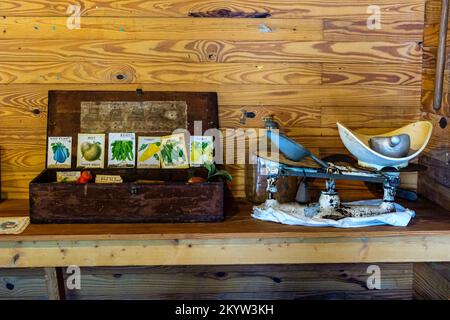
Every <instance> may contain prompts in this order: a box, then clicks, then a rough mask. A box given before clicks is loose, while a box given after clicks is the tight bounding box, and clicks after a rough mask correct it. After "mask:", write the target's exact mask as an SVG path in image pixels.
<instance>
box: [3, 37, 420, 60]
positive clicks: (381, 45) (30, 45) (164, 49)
mask: <svg viewBox="0 0 450 320" xmlns="http://www.w3.org/2000/svg"><path fill="white" fill-rule="evenodd" d="M421 58H422V48H421V46H420V45H418V44H417V43H416V42H382V41H375V42H373V41H363V40H361V41H359V42H331V41H330V42H327V41H301V42H294V41H226V40H85V41H79V40H4V41H2V46H1V47H0V61H89V60H108V61H124V60H132V61H142V60H146V61H152V62H255V61H259V62H341V60H342V59H346V60H347V61H352V62H353V63H420V61H421Z"/></svg>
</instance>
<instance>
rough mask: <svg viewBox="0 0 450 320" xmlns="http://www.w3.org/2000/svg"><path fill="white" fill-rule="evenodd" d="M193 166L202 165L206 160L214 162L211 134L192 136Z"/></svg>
mask: <svg viewBox="0 0 450 320" xmlns="http://www.w3.org/2000/svg"><path fill="white" fill-rule="evenodd" d="M189 145H190V148H191V161H190V162H191V166H192V167H198V166H202V165H203V164H204V163H205V162H214V155H213V150H214V144H213V137H211V136H191V142H190V144H189Z"/></svg>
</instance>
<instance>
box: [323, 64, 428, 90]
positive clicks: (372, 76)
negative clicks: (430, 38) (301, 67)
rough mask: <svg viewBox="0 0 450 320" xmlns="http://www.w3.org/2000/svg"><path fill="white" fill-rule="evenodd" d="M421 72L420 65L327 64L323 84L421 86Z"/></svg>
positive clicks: (324, 65) (324, 66) (324, 68)
mask: <svg viewBox="0 0 450 320" xmlns="http://www.w3.org/2000/svg"><path fill="white" fill-rule="evenodd" d="M420 72H421V65H420V64H417V65H414V64H407V65H400V64H350V63H335V64H332V63H325V64H323V71H322V83H323V84H336V85H348V84H351V85H355V84H369V85H385V84H393V85H407V86H409V85H411V86H420V84H421V76H420Z"/></svg>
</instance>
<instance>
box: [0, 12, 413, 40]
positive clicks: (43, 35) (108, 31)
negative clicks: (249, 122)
mask: <svg viewBox="0 0 450 320" xmlns="http://www.w3.org/2000/svg"><path fill="white" fill-rule="evenodd" d="M81 21H82V27H81V28H80V29H69V28H68V27H67V25H66V23H67V17H36V18H35V17H27V18H26V17H6V19H0V39H21V38H26V39H39V40H42V39H55V40H57V39H62V40H95V39H102V40H131V39H133V40H136V39H152V40H166V39H171V40H184V39H190V40H197V39H198V40H217V39H221V40H252V41H254V40H291V41H306V40H309V41H314V40H316V41H317V40H322V20H320V19H308V20H298V19H295V20H294V19H270V20H267V21H261V20H260V19H235V21H233V23H229V22H230V21H229V20H228V19H227V18H214V19H207V18H204V19H196V18H184V19H180V18H136V17H135V18H123V17H120V18H113V17H83V18H82V19H81ZM380 40H381V41H384V40H383V39H380ZM397 40H411V38H406V37H404V38H403V39H401V38H399V39H397ZM344 41H345V40H344Z"/></svg>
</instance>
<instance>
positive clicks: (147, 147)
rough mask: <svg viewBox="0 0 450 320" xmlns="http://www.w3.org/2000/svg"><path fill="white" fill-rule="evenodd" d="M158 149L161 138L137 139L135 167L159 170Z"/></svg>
mask: <svg viewBox="0 0 450 320" xmlns="http://www.w3.org/2000/svg"><path fill="white" fill-rule="evenodd" d="M160 149H161V137H139V138H138V161H137V167H138V168H140V169H142V168H161V155H160V153H159V151H160Z"/></svg>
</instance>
